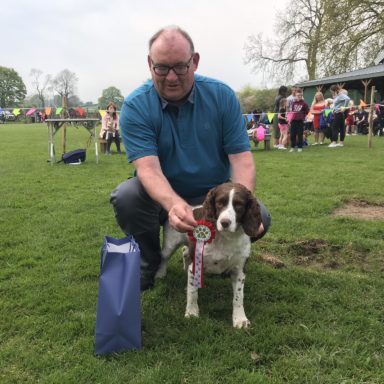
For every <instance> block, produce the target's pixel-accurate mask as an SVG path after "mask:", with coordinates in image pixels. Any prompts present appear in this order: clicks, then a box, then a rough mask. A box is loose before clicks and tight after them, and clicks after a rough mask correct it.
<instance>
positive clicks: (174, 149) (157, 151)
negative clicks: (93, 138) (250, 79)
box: [120, 74, 250, 198]
mask: <svg viewBox="0 0 384 384" xmlns="http://www.w3.org/2000/svg"><path fill="white" fill-rule="evenodd" d="M120 130H121V135H122V138H123V142H124V147H125V150H126V152H127V157H128V160H129V162H132V161H134V160H136V159H139V158H141V157H144V156H152V155H153V156H158V158H159V161H160V164H161V168H162V171H163V173H164V175H165V176H166V178H167V179H168V181H169V183H170V184H171V186H172V188H173V189H174V190H175V191H176V193H178V194H179V195H180V196H182V197H184V198H193V197H199V196H203V195H205V194H206V193H207V192H208V190H209V189H211V188H213V187H215V186H216V185H218V184H221V183H223V182H225V181H227V180H228V179H229V177H230V164H229V159H228V155H229V154H236V153H240V152H245V151H249V150H250V144H249V139H248V135H247V131H246V127H245V119H244V118H243V116H242V113H241V109H240V104H239V101H238V100H237V98H236V95H235V93H234V92H233V90H232V89H231V88H229V87H228V86H227V85H225V84H224V83H222V82H220V81H218V80H214V79H211V78H208V77H203V76H200V75H197V74H195V82H194V86H193V89H192V92H191V94H190V95H189V98H188V100H187V101H186V102H185V103H184V104H183V105H181V106H175V105H172V104H169V103H167V102H166V101H164V100H162V99H161V98H160V97H159V95H158V93H157V91H156V89H155V87H154V85H153V83H152V80H150V81H148V82H147V83H145V84H143V85H142V86H141V87H139V88H138V89H136V90H135V91H133V92H132V93H131V94H130V95H128V96H127V97H126V99H125V100H124V104H123V107H122V109H121V113H120Z"/></svg>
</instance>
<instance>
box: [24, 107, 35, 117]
mask: <svg viewBox="0 0 384 384" xmlns="http://www.w3.org/2000/svg"><path fill="white" fill-rule="evenodd" d="M35 112H36V108H31V109H30V110H29V111H28V112H27V113H26V114H25V115H26V116H31V115H33V114H34V113H35Z"/></svg>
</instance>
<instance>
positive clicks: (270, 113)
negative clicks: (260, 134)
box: [267, 112, 275, 123]
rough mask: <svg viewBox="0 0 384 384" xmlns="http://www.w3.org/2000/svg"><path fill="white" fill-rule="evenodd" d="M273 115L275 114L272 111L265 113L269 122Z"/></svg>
mask: <svg viewBox="0 0 384 384" xmlns="http://www.w3.org/2000/svg"><path fill="white" fill-rule="evenodd" d="M274 116H275V114H274V113H273V112H268V113H267V117H268V121H269V122H270V123H272V120H273V117H274Z"/></svg>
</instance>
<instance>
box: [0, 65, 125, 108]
mask: <svg viewBox="0 0 384 384" xmlns="http://www.w3.org/2000/svg"><path fill="white" fill-rule="evenodd" d="M30 77H31V84H32V88H33V91H32V95H31V96H30V97H28V98H26V96H27V88H26V86H25V84H24V81H23V79H22V78H21V77H20V75H19V74H18V73H17V72H16V71H15V70H14V69H13V68H6V67H1V66H0V107H1V108H7V107H8V108H13V107H27V108H28V107H38V108H44V107H46V106H61V107H64V108H68V107H74V106H79V105H83V106H87V105H92V104H93V103H92V102H87V103H83V102H82V101H81V100H80V99H79V97H78V96H77V95H76V86H77V82H78V77H77V76H76V74H75V73H74V72H71V71H70V70H68V69H64V70H62V71H60V72H59V73H58V74H57V75H56V76H54V77H52V76H51V75H49V74H46V75H44V73H43V71H41V70H39V69H35V68H33V69H32V70H31V71H30ZM50 94H51V95H52V97H51V99H50V100H49V95H50ZM110 101H113V102H114V103H115V104H116V106H117V108H118V109H120V108H121V106H122V103H123V101H124V97H123V95H122V94H121V91H120V90H119V89H118V88H116V87H114V86H111V87H108V88H107V89H104V90H103V91H102V95H101V96H100V97H99V99H98V107H99V108H100V109H105V108H106V107H107V105H108V103H109V102H110Z"/></svg>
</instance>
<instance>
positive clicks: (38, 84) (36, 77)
mask: <svg viewBox="0 0 384 384" xmlns="http://www.w3.org/2000/svg"><path fill="white" fill-rule="evenodd" d="M42 75H43V71H41V70H40V69H35V68H32V69H31V72H30V76H31V77H32V85H33V87H34V88H35V91H36V94H37V97H38V98H39V100H40V104H41V105H40V106H41V107H43V108H44V107H45V92H46V90H47V89H48V87H49V85H50V83H51V75H45V77H44V78H43V79H42V78H41V77H42Z"/></svg>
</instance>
